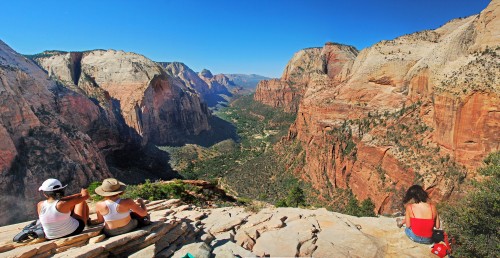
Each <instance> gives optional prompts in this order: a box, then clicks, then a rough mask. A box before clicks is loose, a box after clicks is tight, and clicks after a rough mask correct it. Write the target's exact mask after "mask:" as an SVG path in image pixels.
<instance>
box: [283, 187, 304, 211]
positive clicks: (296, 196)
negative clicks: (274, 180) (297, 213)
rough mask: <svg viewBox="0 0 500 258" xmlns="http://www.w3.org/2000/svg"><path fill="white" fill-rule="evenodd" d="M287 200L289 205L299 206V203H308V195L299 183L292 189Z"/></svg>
mask: <svg viewBox="0 0 500 258" xmlns="http://www.w3.org/2000/svg"><path fill="white" fill-rule="evenodd" d="M286 200H287V204H288V206H292V207H299V205H306V196H305V195H304V191H303V190H302V188H300V186H298V185H296V186H294V187H293V188H292V189H290V191H289V192H288V196H287V198H286Z"/></svg>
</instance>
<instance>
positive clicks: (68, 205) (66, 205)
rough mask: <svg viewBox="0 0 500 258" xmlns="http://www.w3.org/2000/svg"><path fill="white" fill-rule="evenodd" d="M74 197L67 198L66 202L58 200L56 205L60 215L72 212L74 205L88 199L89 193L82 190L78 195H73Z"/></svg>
mask: <svg viewBox="0 0 500 258" xmlns="http://www.w3.org/2000/svg"><path fill="white" fill-rule="evenodd" d="M73 196H74V197H71V198H68V199H66V200H60V201H59V202H58V203H57V210H58V211H59V212H62V213H68V212H71V211H72V210H73V208H74V207H75V205H77V204H79V203H81V202H83V201H85V200H87V199H88V198H89V192H88V191H87V189H82V190H81V192H80V194H78V195H73Z"/></svg>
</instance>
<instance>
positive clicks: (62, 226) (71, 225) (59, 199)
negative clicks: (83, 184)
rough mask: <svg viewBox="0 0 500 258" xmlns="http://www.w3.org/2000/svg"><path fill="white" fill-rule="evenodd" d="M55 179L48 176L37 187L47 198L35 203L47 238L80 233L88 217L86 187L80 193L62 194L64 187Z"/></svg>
mask: <svg viewBox="0 0 500 258" xmlns="http://www.w3.org/2000/svg"><path fill="white" fill-rule="evenodd" d="M66 186H68V185H65V186H63V185H62V184H61V182H60V181H59V180H57V179H54V178H50V179H47V180H45V182H43V184H42V186H40V188H38V190H39V191H43V195H45V197H46V198H47V200H45V201H41V202H39V203H38V205H37V210H38V216H39V217H40V222H41V224H42V227H43V231H44V232H45V237H46V238H47V239H55V238H61V237H66V236H74V235H78V234H80V233H81V232H82V231H83V229H84V228H85V225H87V221H88V219H89V206H88V205H87V203H86V202H85V200H87V199H88V198H89V193H88V191H87V189H82V190H81V192H80V193H78V194H74V195H70V196H64V188H66Z"/></svg>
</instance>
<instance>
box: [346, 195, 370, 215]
mask: <svg viewBox="0 0 500 258" xmlns="http://www.w3.org/2000/svg"><path fill="white" fill-rule="evenodd" d="M374 209H375V204H374V203H373V201H372V200H371V199H370V198H368V199H365V200H363V201H362V202H361V205H360V204H359V202H358V200H357V199H356V197H355V196H354V194H352V192H349V199H348V201H347V204H346V206H345V208H344V210H343V211H342V212H343V213H345V214H349V215H352V216H357V217H374V216H375V212H374V211H373V210H374Z"/></svg>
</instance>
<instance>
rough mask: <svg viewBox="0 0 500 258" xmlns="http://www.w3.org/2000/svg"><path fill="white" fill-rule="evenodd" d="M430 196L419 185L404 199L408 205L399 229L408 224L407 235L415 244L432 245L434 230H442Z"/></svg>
mask: <svg viewBox="0 0 500 258" xmlns="http://www.w3.org/2000/svg"><path fill="white" fill-rule="evenodd" d="M428 200H429V195H428V194H427V192H425V190H424V189H423V188H422V187H421V186H419V185H413V186H411V187H410V188H409V189H408V191H407V192H406V195H405V197H404V198H403V203H404V204H405V205H406V215H405V218H404V219H399V218H398V219H397V224H398V227H402V226H403V225H404V224H406V229H405V233H406V235H407V236H408V238H410V239H411V240H413V241H414V242H417V243H420V244H431V243H432V239H431V237H432V230H433V228H434V227H436V228H440V222H439V215H438V213H437V211H436V207H435V206H434V204H431V203H428Z"/></svg>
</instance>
